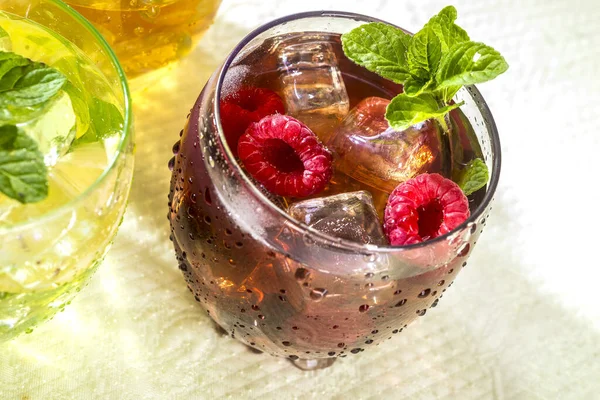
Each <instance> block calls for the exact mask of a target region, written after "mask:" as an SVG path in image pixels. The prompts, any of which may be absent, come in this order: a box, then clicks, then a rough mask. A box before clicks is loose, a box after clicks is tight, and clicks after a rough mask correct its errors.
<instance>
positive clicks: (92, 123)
mask: <svg viewBox="0 0 600 400" xmlns="http://www.w3.org/2000/svg"><path fill="white" fill-rule="evenodd" d="M123 124H124V120H123V114H122V113H121V111H120V110H119V109H118V108H117V106H115V105H114V104H113V103H108V102H106V101H104V100H100V99H98V98H94V99H93V100H92V101H91V102H90V105H89V128H88V130H87V132H85V134H84V135H83V136H81V137H79V138H78V139H76V140H75V142H74V144H75V145H77V144H83V143H92V142H97V141H98V140H102V139H105V138H107V137H109V136H112V135H114V134H118V133H119V132H121V130H122V129H123Z"/></svg>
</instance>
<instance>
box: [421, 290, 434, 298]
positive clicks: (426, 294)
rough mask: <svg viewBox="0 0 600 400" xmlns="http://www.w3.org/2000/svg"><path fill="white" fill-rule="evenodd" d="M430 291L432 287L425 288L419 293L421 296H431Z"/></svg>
mask: <svg viewBox="0 0 600 400" xmlns="http://www.w3.org/2000/svg"><path fill="white" fill-rule="evenodd" d="M429 293H431V289H425V290H423V291H422V292H421V293H419V297H420V298H424V297H427V296H429Z"/></svg>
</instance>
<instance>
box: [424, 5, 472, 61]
mask: <svg viewBox="0 0 600 400" xmlns="http://www.w3.org/2000/svg"><path fill="white" fill-rule="evenodd" d="M457 16H458V13H457V12H456V8H454V6H447V7H445V8H444V9H443V10H442V11H440V12H439V14H438V15H435V16H434V17H432V18H431V19H430V20H429V22H428V23H427V26H429V27H430V28H431V29H432V30H433V32H435V34H436V35H437V37H438V39H439V40H440V43H441V45H442V54H443V53H446V52H447V51H448V50H450V48H452V46H454V45H455V44H457V43H461V42H466V41H468V40H469V35H468V34H467V32H466V31H465V30H464V29H462V28H461V27H460V26H458V25H456V24H455V23H454V21H456V18H457Z"/></svg>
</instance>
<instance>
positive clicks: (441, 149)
mask: <svg viewBox="0 0 600 400" xmlns="http://www.w3.org/2000/svg"><path fill="white" fill-rule="evenodd" d="M389 103H390V101H389V100H386V99H384V98H381V97H368V98H366V99H364V100H362V101H361V102H360V103H358V105H357V106H356V107H354V108H353V109H352V110H351V111H350V113H349V114H348V116H347V117H346V118H345V119H344V121H343V122H342V124H341V125H340V126H339V128H337V129H336V131H335V132H334V133H333V135H332V136H331V138H330V140H329V142H328V146H329V148H330V149H332V150H333V151H334V152H335V153H336V156H337V157H336V168H337V169H338V170H340V171H342V172H344V173H346V174H347V175H349V176H351V177H352V178H354V179H356V180H359V181H361V182H363V183H365V184H367V185H369V186H372V187H375V188H377V189H381V190H383V191H387V192H390V191H392V190H393V189H394V188H395V187H396V186H398V184H400V183H402V182H404V181H406V180H408V179H410V178H413V177H415V176H416V175H419V174H422V173H425V172H430V173H431V172H437V173H441V174H442V175H445V176H448V175H449V173H450V167H451V158H450V156H449V152H448V151H447V145H446V143H445V142H444V141H443V139H442V137H443V133H442V131H441V129H440V128H439V127H438V125H437V124H436V123H435V122H433V121H426V122H423V123H420V124H417V125H414V126H412V127H410V128H408V129H406V130H404V131H401V132H399V131H395V130H394V129H392V128H390V126H389V124H388V122H387V121H386V119H385V110H386V107H387V105H388V104H389Z"/></svg>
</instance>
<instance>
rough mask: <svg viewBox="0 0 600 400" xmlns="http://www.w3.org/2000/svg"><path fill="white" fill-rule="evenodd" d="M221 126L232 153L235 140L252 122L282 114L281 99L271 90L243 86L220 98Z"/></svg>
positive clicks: (235, 153) (234, 150)
mask: <svg viewBox="0 0 600 400" xmlns="http://www.w3.org/2000/svg"><path fill="white" fill-rule="evenodd" d="M220 109H221V110H220V111H221V126H222V127H223V132H224V133H225V138H226V139H227V143H228V144H229V148H230V149H231V151H232V152H233V155H235V156H237V142H238V140H239V138H240V136H242V135H243V134H244V132H245V131H246V128H248V125H250V124H251V123H252V122H258V121H260V120H261V118H263V117H266V116H267V115H271V114H276V113H279V114H283V113H284V112H285V106H284V105H283V100H281V97H279V95H278V94H277V93H275V92H274V91H272V90H269V89H264V88H255V87H244V88H241V89H240V90H238V91H237V92H235V93H233V94H231V95H229V96H227V97H225V98H224V99H223V100H221V104H220Z"/></svg>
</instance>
